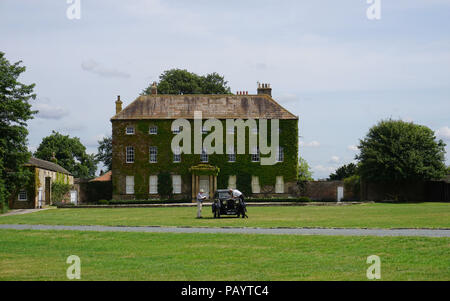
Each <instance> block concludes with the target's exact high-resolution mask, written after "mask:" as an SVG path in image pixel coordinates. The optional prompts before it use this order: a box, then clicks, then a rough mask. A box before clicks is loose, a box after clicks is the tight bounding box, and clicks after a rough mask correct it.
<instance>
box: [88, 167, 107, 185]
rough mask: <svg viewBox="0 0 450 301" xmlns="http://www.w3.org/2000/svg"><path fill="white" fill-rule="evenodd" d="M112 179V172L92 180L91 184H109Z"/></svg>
mask: <svg viewBox="0 0 450 301" xmlns="http://www.w3.org/2000/svg"><path fill="white" fill-rule="evenodd" d="M111 179H112V171H111V170H110V171H108V172H105V173H104V174H103V175H101V176H99V177H97V178H95V179H92V180H90V181H89V182H108V181H111Z"/></svg>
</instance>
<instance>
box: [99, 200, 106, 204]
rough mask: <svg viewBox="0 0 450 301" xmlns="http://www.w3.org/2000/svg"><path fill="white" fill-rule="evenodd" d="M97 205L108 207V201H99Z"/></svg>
mask: <svg viewBox="0 0 450 301" xmlns="http://www.w3.org/2000/svg"><path fill="white" fill-rule="evenodd" d="M98 204H99V205H108V204H109V201H108V200H99V201H98Z"/></svg>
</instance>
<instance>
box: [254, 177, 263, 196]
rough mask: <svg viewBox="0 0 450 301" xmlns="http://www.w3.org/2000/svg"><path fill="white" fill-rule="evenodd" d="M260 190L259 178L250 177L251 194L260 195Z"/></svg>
mask: <svg viewBox="0 0 450 301" xmlns="http://www.w3.org/2000/svg"><path fill="white" fill-rule="evenodd" d="M260 192H261V188H260V187H259V177H257V176H252V193H260Z"/></svg>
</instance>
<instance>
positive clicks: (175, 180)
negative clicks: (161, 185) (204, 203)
mask: <svg viewBox="0 0 450 301" xmlns="http://www.w3.org/2000/svg"><path fill="white" fill-rule="evenodd" d="M172 185H173V193H174V194H177V193H181V176H180V175H173V176H172Z"/></svg>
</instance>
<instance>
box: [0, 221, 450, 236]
mask: <svg viewBox="0 0 450 301" xmlns="http://www.w3.org/2000/svg"><path fill="white" fill-rule="evenodd" d="M0 229H16V230H75V231H100V232H108V231H109V232H153V233H233V234H290V235H341V236H427V237H450V230H449V229H344V228H201V227H197V228H195V227H125V226H122V227H111V226H59V225H9V224H4V225H0Z"/></svg>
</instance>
